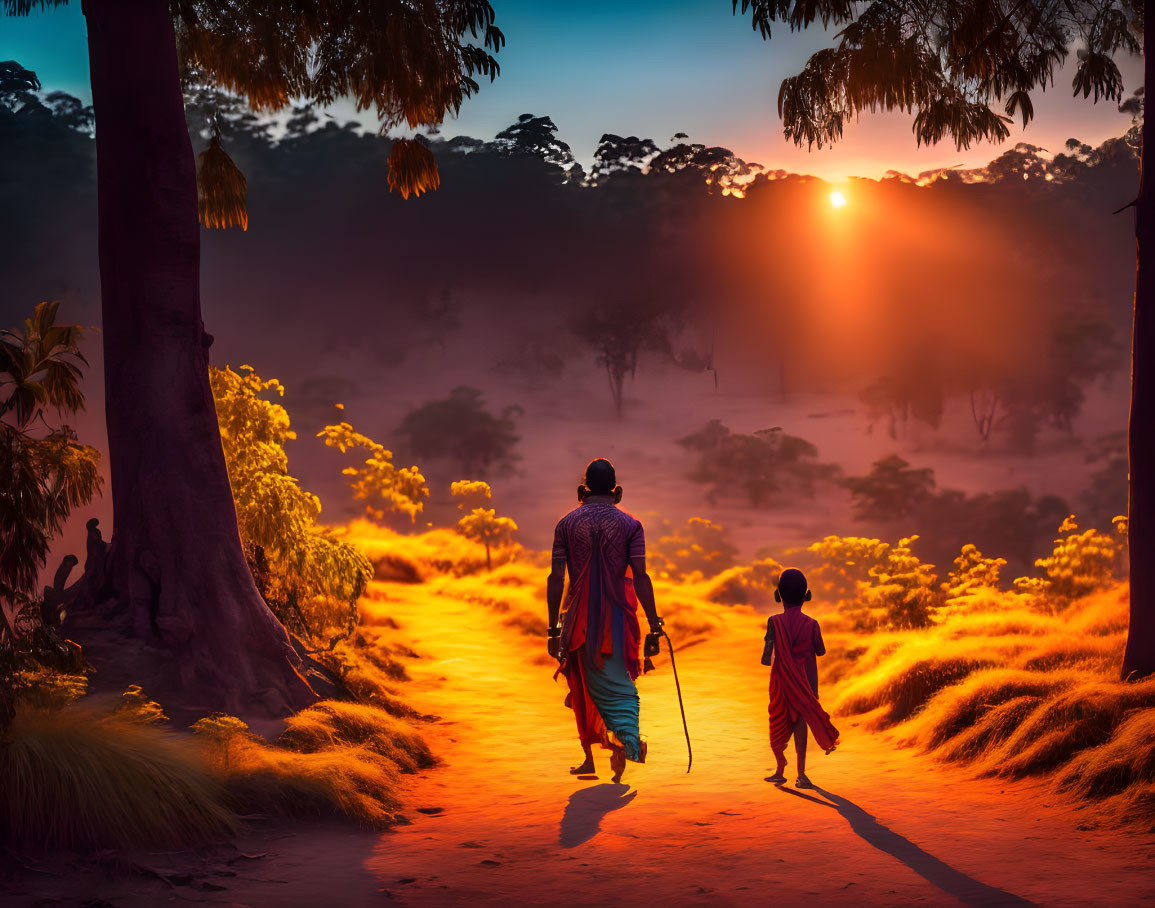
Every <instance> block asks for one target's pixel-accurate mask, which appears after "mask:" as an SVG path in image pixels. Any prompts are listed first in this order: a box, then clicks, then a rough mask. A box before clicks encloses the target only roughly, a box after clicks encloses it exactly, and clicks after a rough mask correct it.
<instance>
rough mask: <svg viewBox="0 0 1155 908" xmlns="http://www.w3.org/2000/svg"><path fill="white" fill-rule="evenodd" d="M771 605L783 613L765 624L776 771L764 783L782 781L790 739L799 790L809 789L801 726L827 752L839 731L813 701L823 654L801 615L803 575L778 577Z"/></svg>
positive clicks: (818, 637) (813, 628) (806, 595)
mask: <svg viewBox="0 0 1155 908" xmlns="http://www.w3.org/2000/svg"><path fill="white" fill-rule="evenodd" d="M774 601H775V602H781V603H782V612H781V613H780V614H777V615H771V616H770V620H769V621H767V622H766V648H765V649H764V650H763V651H762V664H763V665H771V662H773V667H772V668H771V669H770V707H769V710H768V711H769V713H770V749H771V750H772V751H773V752H774V759H775V760H776V761H777V764H778V765H777V768H776V769H775V770H774V775H773V776H771V777H770V778H769V779H767V780H766V781H768V782H773V783H774V784H775V785H782V784H784V783H785V782H786V745H787V744H788V743H789V742H790V736H791V734H793V735H794V749H795V751H796V752H797V754H798V781H797V782H796V783H795V785H796V787H798V788H813V787H814V785H813V783H811V781H810V779H808V778H807V777H806V728H807V726H809V727H810V730H811V731H812V732H814V740H815V741H817V742H818V746H819V747H821V748H822V749H823V750H824V751H826V753H830V752H831V751H832V750H834V748H835V746H836V745H837V744H838V729H837V728H835V727H834V725H833V724H832V723H831V721H830V716H829V715H828V714H827V712H826V711H825V710H824V709H823V708H822V705H821V704H820V703H819V702H818V659H817V657H818V656H824V655H825V654H826V647H825V646H824V645H823V643H822V630H821V629H820V628H819V627H818V622H817V621H815V620H814V619H813V618H811V617H810V616H809V615H804V614H803V613H802V603H803V602H809V601H810V590H809V589H808V588H807V586H806V577H805V575H804V574H803V573H802V572H801V571H799V570H795V569H794V568H790V569H789V570H785V571H783V572H782V575H781V576H780V577H779V578H778V588H777V589H776V590H775V591H774Z"/></svg>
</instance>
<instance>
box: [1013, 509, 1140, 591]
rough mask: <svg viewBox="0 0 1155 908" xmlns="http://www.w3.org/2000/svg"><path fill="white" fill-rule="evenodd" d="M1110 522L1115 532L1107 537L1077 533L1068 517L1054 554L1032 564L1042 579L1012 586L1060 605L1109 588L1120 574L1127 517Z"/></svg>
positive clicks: (1023, 580)
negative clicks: (1041, 571)
mask: <svg viewBox="0 0 1155 908" xmlns="http://www.w3.org/2000/svg"><path fill="white" fill-rule="evenodd" d="M1112 523H1113V524H1114V530H1115V531H1114V533H1112V534H1110V535H1108V534H1107V533H1100V532H1099V531H1098V530H1096V529H1089V530H1084V531H1083V532H1082V533H1080V532H1078V530H1079V525H1078V524H1077V523H1076V522H1075V515H1074V514H1072V515H1071V516H1069V517H1068V518H1067V519H1066V520H1064V521H1063V522H1062V524H1061V525H1060V526H1059V536H1058V538H1057V539H1055V549H1054V551H1053V552H1052V553H1051V554H1050V555H1049V556H1047V557H1046V558H1040V559H1038V560H1037V561H1036V562H1035V566H1036V567H1039V568H1042V569H1043V575H1044V576H1043V577H1020V578H1017V579H1016V580H1015V587H1016V588H1017V589H1019V590H1021V591H1022V592H1025V593H1029V594H1031V595H1033V596H1036V597H1039V598H1042V597H1050V598H1051V599H1052V600H1058V601H1059V602H1060V603H1061V602H1064V601H1070V600H1072V599H1078V598H1079V597H1081V596H1086V595H1088V594H1089V593H1093V592H1095V591H1097V590H1101V589H1103V588H1105V587H1107V586H1109V585H1110V583H1111V582H1112V581H1113V580H1115V579H1116V578H1117V577H1118V576H1119V575H1120V573H1121V568H1122V562H1123V556H1124V553H1125V551H1126V545H1127V518H1125V517H1116V518H1115V519H1114V520H1113V521H1112Z"/></svg>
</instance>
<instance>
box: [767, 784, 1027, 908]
mask: <svg viewBox="0 0 1155 908" xmlns="http://www.w3.org/2000/svg"><path fill="white" fill-rule="evenodd" d="M777 787H778V790H779V791H783V792H785V793H786V794H789V795H793V796H794V797H796V798H804V799H805V800H807V801H813V802H814V803H815V804H821V805H822V806H823V807H833V808H834V809H835V810H837V811H838V812H839V813H840V814H841V815H842V816H843V818H844V819H845V820H846V821H847V822H848V823H849V824H850V828H851V829H853V830H854V832H855V833H856V834H857V835H858V836H859V837H860V838H862V839H863V840H864V841H866V842H868V843H869V844H871V845H873V846H874V847H875V848H877V849H878V850H879V851H885V852H886V853H887V854H889V855H890V856H891V857H894V858H897V859H898V860H900V861H902V863H904V864H906V866H907V867H909V868H910V869H911V870H913V871H914V872H915V873H917V874H918V875H919V876H921V877H923V878H924V879H926V880H927V881H929V882H931V883H933V884H934V885H935V886H937V887H938V888H939V889H941V890H942V891H943V892H945V893H947V894H948V895H951V896H954V897H955V898H956V899H958V900H959V901H960V902H962V903H963V904H964V905H1033V904H1034V902H1030V901H1028V900H1027V899H1024V898H1020V897H1019V896H1017V895H1015V894H1014V893H1012V892H1007V891H1006V890H1004V889H997V888H995V887H994V886H988V885H987V884H986V883H982V882H979V881H978V880H976V879H975V878H974V877H970V876H967V875H966V874H965V873H963V872H962V871H961V870H955V869H954V868H953V867H951V866H950V865H949V864H947V863H945V862H943V861H940V860H939V859H938V858H936V857H935V856H934V855H933V854H930V853H928V852H926V851H923V850H922V849H921V848H919V847H918V846H917V845H915V844H914V842H912V841H910V839H907V838H904V837H903V836H901V835H899V834H898V833H897V832H895V831H894V830H892V829H889V828H888V827H886V826H883V825H882V824H881V823H879V822H878V820H876V819H875V818H874V817H872V816H871V815H870V814H868V813H867V812H866V811H865V810H863V809H862V808H861V807H859V806H858V805H857V804H855V803H854V802H853V801H848V800H847V799H846V798H843V797H841V796H839V795H836V794H831V793H830V792H829V791H826V790H825V789H823V788H818V787H817V786H816V787H815V788H814V789H813V790H814V791H816V792H817V793H818V794H820V795H822V797H823V798H826V800H825V801H823V800H821V799H820V798H816V797H813V796H812V795H808V794H803V793H802V792H801V791H796V790H795V789H793V788H787V787H786V786H784V785H779V786H777Z"/></svg>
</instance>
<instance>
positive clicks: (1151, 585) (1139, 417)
mask: <svg viewBox="0 0 1155 908" xmlns="http://www.w3.org/2000/svg"><path fill="white" fill-rule="evenodd" d="M1143 6H1144V13H1145V15H1146V16H1147V17H1148V18H1147V19H1146V20H1145V21H1146V22H1148V23H1151V22H1155V18H1152V17H1155V0H1146V2H1145V3H1144V4H1143ZM1153 32H1155V28H1153V27H1151V26H1150V25H1149V26H1148V28H1147V29H1146V30H1145V32H1144V35H1143V45H1144V47H1143V50H1144V57H1143V75H1144V83H1143V84H1144V85H1146V86H1147V87H1148V88H1152V89H1155V38H1153V37H1152V33H1153ZM1144 106H1146V101H1144ZM1153 149H1155V110H1144V116H1143V132H1142V145H1141V146H1140V151H1139V197H1138V201H1137V202H1136V205H1135V258H1136V269H1135V328H1134V334H1133V337H1132V342H1131V343H1132V347H1131V421H1130V427H1129V431H1128V446H1129V455H1130V471H1129V472H1130V500H1129V503H1128V514H1129V520H1128V534H1129V535H1128V542H1129V545H1130V550H1131V559H1130V560H1131V623H1130V627H1129V629H1128V632H1127V651H1126V652H1125V653H1124V655H1123V669H1122V674H1123V677H1124V678H1132V679H1137V678H1144V677H1147V676H1148V675H1151V674H1155V312H1153V311H1152V306H1153V305H1155V198H1152V196H1153V194H1155V180H1152V179H1151V177H1152V176H1155V175H1153V174H1151V173H1150V171H1149V167H1148V164H1149V157H1148V152H1149V151H1150V150H1153Z"/></svg>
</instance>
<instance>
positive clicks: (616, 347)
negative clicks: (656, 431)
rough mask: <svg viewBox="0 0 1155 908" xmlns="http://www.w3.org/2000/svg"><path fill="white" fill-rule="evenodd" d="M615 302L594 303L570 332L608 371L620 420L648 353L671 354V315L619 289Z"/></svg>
mask: <svg viewBox="0 0 1155 908" xmlns="http://www.w3.org/2000/svg"><path fill="white" fill-rule="evenodd" d="M619 289H620V290H621V293H619V295H618V298H617V299H616V300H615V301H612V302H611V301H605V302H599V303H592V304H590V305H589V306H588V307H587V308H586V309H585V310H584V311H583V312H581V313H579V314H578V315H577V316H575V317H574V318H573V319H571V321H570V330H571V331H573V333H574V334H575V335H577V337H578V338H579V339H580V340H581V341H583V342H584V343H585V344H586V346H588V347H590V348H591V349H592V350H594V351H595V353H596V362H597V364H598V365H599V366H601V367H602V368H603V369H605V370H606V379H607V380H608V381H609V385H610V396H611V397H612V398H613V401H614V413H615V414H616V415H617V416H618V418H619V419H620V418H621V416H622V409H623V404H624V395H625V388H626V380H627V379H633V377H634V376H635V375H636V374H637V371H638V361H639V359H640V357H641V354H642V353H643V352H644V351H647V350H648V351H655V352H661V353H666V354H668V353H669V343H670V341H669V319H670V317H671V314H672V313H671V312H670V311H669V310H665V309H663V308H662V306H661V305H660V304H659V301H656V300H654V299H653V298H649V297H645V296H643V295H641V294H629V293H628V292H627V291H625V289H624V288H619Z"/></svg>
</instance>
